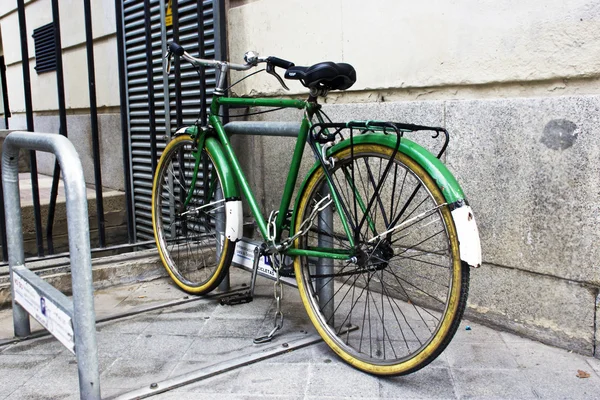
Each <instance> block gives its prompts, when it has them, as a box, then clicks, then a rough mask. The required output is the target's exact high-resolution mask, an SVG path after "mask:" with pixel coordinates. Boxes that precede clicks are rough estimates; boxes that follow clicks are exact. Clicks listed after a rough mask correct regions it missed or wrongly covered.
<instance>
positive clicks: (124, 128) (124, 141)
mask: <svg viewBox="0 0 600 400" xmlns="http://www.w3.org/2000/svg"><path fill="white" fill-rule="evenodd" d="M115 17H116V25H117V53H118V63H119V94H120V98H121V101H120V104H121V146H122V147H121V149H122V151H123V175H124V187H125V203H126V204H125V208H126V213H127V238H128V240H129V243H134V242H135V232H134V230H133V226H134V223H133V188H132V180H131V165H130V161H131V160H130V157H129V152H130V145H129V123H128V122H127V120H128V114H129V107H127V104H128V101H127V87H126V81H127V74H126V73H125V45H124V43H125V42H124V40H125V38H124V34H123V1H122V0H115Z"/></svg>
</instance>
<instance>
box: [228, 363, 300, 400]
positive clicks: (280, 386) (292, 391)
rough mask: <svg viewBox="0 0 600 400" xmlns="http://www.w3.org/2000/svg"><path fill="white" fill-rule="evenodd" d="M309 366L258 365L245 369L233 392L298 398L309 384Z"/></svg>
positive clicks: (234, 385) (234, 384) (235, 383)
mask: <svg viewBox="0 0 600 400" xmlns="http://www.w3.org/2000/svg"><path fill="white" fill-rule="evenodd" d="M308 369H309V365H303V364H283V365H282V364H276V365H275V364H269V363H263V362H261V363H257V364H254V365H251V366H248V367H244V368H243V370H242V371H241V372H240V374H239V375H238V376H237V378H236V380H235V381H234V382H233V385H232V386H233V387H232V392H233V393H241V394H247V395H272V396H297V395H299V394H303V393H304V390H305V389H306V384H307V382H308Z"/></svg>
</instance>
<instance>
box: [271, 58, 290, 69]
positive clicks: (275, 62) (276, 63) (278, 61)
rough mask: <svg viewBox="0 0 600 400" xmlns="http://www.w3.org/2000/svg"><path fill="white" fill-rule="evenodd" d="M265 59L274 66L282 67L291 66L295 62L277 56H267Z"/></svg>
mask: <svg viewBox="0 0 600 400" xmlns="http://www.w3.org/2000/svg"><path fill="white" fill-rule="evenodd" d="M267 61H269V62H270V63H271V64H273V65H274V66H276V67H279V68H283V69H288V68H291V67H293V66H294V65H295V64H294V63H293V62H291V61H287V60H284V59H281V58H277V57H269V58H268V59H267Z"/></svg>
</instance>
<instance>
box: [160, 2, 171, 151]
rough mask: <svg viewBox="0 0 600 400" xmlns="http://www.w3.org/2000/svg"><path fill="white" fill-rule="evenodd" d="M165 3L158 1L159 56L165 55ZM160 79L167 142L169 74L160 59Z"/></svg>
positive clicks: (169, 105) (168, 126)
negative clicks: (161, 80)
mask: <svg viewBox="0 0 600 400" xmlns="http://www.w3.org/2000/svg"><path fill="white" fill-rule="evenodd" d="M165 1H168V0H159V5H160V21H161V24H160V39H161V40H160V42H161V54H167V26H166V25H167V24H166V23H163V21H165V17H166V12H165ZM162 60H163V61H162V66H163V70H162V79H163V102H164V104H165V139H166V141H167V142H168V141H169V140H171V104H170V93H169V74H167V69H166V67H167V63H168V61H167V59H166V58H164V57H163V58H162Z"/></svg>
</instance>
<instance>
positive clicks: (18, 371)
mask: <svg viewBox="0 0 600 400" xmlns="http://www.w3.org/2000/svg"><path fill="white" fill-rule="evenodd" d="M56 357H58V355H55V354H40V355H26V354H3V355H2V356H0V398H3V397H4V396H7V395H9V394H10V393H12V392H14V391H15V390H17V388H20V387H22V386H23V385H24V384H25V383H27V381H29V380H30V379H31V378H32V377H33V376H34V375H35V374H37V373H38V372H39V371H40V370H41V369H43V368H44V367H45V366H47V365H48V364H50V363H51V362H52V360H54V359H55V358H56Z"/></svg>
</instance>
